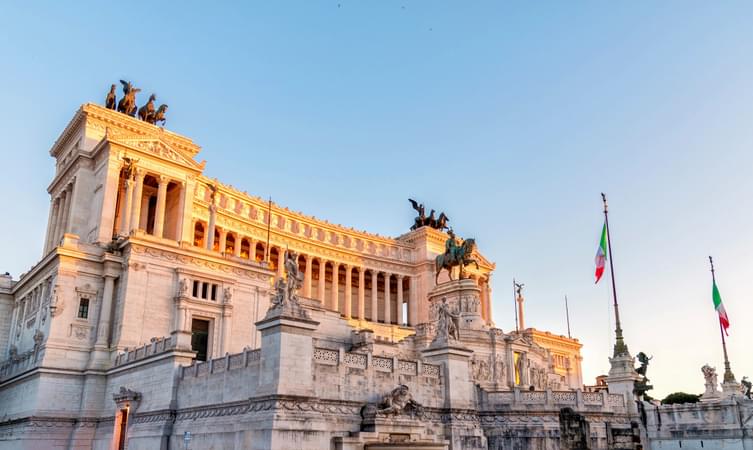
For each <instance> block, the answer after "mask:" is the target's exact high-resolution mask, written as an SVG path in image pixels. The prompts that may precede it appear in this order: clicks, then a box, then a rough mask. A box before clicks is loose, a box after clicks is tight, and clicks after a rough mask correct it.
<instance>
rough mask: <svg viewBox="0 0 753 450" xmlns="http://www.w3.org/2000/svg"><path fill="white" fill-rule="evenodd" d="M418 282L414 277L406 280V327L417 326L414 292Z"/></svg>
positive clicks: (416, 306) (416, 299) (416, 303)
mask: <svg viewBox="0 0 753 450" xmlns="http://www.w3.org/2000/svg"><path fill="white" fill-rule="evenodd" d="M417 284H418V281H417V279H416V278H415V277H409V278H408V325H410V326H412V327H415V326H416V325H418V296H417V295H416V292H417V291H418V287H417Z"/></svg>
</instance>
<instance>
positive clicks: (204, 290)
mask: <svg viewBox="0 0 753 450" xmlns="http://www.w3.org/2000/svg"><path fill="white" fill-rule="evenodd" d="M201 298H203V299H206V298H207V284H206V283H201Z"/></svg>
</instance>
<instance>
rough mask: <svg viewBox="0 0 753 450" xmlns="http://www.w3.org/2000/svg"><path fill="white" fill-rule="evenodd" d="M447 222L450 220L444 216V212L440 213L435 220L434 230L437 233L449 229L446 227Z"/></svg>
mask: <svg viewBox="0 0 753 450" xmlns="http://www.w3.org/2000/svg"><path fill="white" fill-rule="evenodd" d="M449 221H450V218H449V217H447V214H445V213H444V212H441V213H439V218H438V219H437V226H436V227H434V228H436V229H437V230H439V231H442V230H446V229H447V228H449V227H448V226H447V222H449Z"/></svg>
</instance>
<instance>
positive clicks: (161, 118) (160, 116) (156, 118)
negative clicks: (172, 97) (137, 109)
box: [148, 103, 167, 125]
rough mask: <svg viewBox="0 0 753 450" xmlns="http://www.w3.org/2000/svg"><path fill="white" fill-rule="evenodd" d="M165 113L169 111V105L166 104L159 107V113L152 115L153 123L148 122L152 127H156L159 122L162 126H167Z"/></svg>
mask: <svg viewBox="0 0 753 450" xmlns="http://www.w3.org/2000/svg"><path fill="white" fill-rule="evenodd" d="M165 111H167V105H165V104H164V103H163V104H161V105H159V108H157V111H155V112H154V114H152V117H151V121H148V122H149V123H151V124H152V125H156V124H157V122H162V125H165V122H166V121H167V119H165Z"/></svg>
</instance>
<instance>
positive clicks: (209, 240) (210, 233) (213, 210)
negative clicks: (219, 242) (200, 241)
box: [204, 203, 217, 250]
mask: <svg viewBox="0 0 753 450" xmlns="http://www.w3.org/2000/svg"><path fill="white" fill-rule="evenodd" d="M216 222H217V207H216V206H215V205H214V204H213V203H210V204H209V225H208V226H207V230H206V233H207V235H206V239H204V242H205V243H206V248H207V250H212V249H213V248H214V227H215V224H216Z"/></svg>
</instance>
